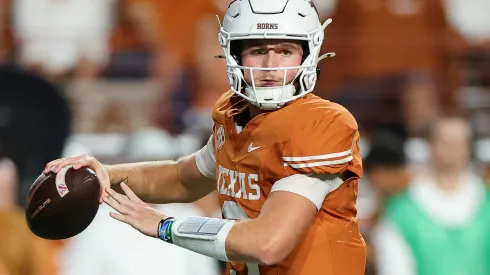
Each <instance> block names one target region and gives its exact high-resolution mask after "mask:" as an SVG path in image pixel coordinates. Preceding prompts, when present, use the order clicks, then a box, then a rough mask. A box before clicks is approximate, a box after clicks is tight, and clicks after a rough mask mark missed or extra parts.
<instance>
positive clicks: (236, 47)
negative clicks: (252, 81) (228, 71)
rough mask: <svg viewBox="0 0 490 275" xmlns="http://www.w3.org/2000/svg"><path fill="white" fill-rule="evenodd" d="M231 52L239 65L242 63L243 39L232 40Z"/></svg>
mask: <svg viewBox="0 0 490 275" xmlns="http://www.w3.org/2000/svg"><path fill="white" fill-rule="evenodd" d="M230 54H231V56H232V57H233V58H234V59H235V60H236V62H237V64H238V65H239V66H241V65H242V58H241V56H242V43H241V41H239V40H237V41H231V42H230Z"/></svg>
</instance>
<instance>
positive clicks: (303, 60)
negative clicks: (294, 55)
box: [301, 41, 310, 63]
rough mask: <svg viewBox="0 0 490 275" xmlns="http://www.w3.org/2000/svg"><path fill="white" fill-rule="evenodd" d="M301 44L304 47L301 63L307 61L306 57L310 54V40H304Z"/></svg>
mask: <svg viewBox="0 0 490 275" xmlns="http://www.w3.org/2000/svg"><path fill="white" fill-rule="evenodd" d="M301 46H302V48H303V58H302V59H301V63H303V62H305V60H306V58H307V57H308V56H309V55H310V47H309V45H308V41H302V43H301Z"/></svg>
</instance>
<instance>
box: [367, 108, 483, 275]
mask: <svg viewBox="0 0 490 275" xmlns="http://www.w3.org/2000/svg"><path fill="white" fill-rule="evenodd" d="M428 143H429V148H430V153H431V158H430V161H429V164H428V165H427V166H426V167H425V168H423V169H420V170H417V171H415V173H414V174H415V176H414V178H413V180H412V182H411V183H410V185H409V187H408V188H407V189H406V191H404V192H402V193H400V194H398V195H395V196H393V197H391V198H390V199H389V200H388V202H387V204H386V208H385V211H384V214H383V216H382V219H381V220H380V222H379V224H378V225H377V227H376V228H375V230H374V232H373V244H374V253H375V255H376V262H377V268H378V270H379V274H380V275H388V274H389V275H393V274H396V275H409V274H410V275H412V274H413V275H415V274H417V275H486V274H490V234H489V228H490V194H489V192H488V190H487V188H486V187H485V184H484V182H483V179H482V178H481V177H480V176H478V175H476V174H475V173H474V172H473V171H472V169H471V165H470V163H471V162H470V151H471V129H470V125H469V123H468V122H467V121H466V120H464V119H462V118H457V117H444V118H440V119H438V120H437V121H436V122H435V123H434V124H433V125H432V127H431V129H430V131H429V139H428Z"/></svg>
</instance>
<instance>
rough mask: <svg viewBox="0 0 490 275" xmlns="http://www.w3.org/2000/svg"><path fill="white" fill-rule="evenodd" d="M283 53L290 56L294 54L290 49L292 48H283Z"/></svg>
mask: <svg viewBox="0 0 490 275" xmlns="http://www.w3.org/2000/svg"><path fill="white" fill-rule="evenodd" d="M281 54H282V55H284V56H289V55H292V54H293V52H292V51H290V50H282V51H281Z"/></svg>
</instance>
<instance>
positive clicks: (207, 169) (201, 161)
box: [195, 136, 216, 179]
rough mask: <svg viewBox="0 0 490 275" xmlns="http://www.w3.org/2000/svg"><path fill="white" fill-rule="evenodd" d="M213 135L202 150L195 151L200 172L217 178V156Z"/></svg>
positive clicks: (211, 177) (208, 176)
mask: <svg viewBox="0 0 490 275" xmlns="http://www.w3.org/2000/svg"><path fill="white" fill-rule="evenodd" d="M212 138H213V136H211V138H209V141H208V143H207V144H206V145H204V147H203V148H201V150H199V151H197V152H196V153H195V159H196V166H197V169H199V172H201V174H202V175H203V176H205V177H207V178H210V179H216V157H215V155H214V148H213V140H212Z"/></svg>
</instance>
